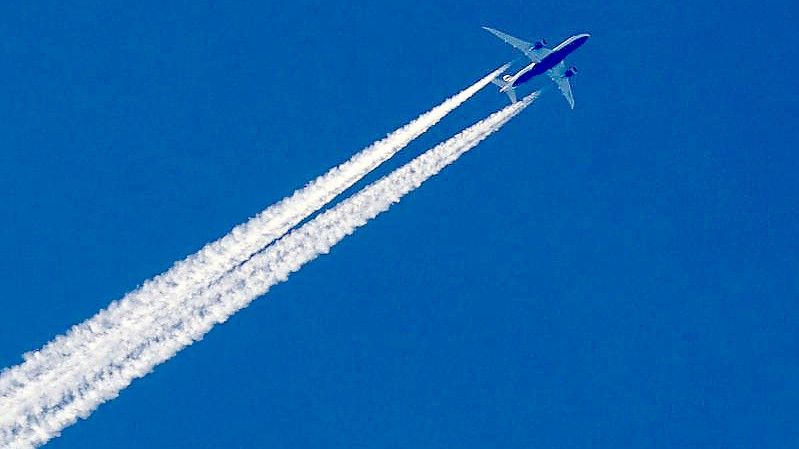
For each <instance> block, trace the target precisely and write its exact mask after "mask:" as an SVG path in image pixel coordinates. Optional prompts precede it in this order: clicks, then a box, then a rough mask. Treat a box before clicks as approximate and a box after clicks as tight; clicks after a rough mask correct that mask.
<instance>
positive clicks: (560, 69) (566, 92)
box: [547, 62, 574, 109]
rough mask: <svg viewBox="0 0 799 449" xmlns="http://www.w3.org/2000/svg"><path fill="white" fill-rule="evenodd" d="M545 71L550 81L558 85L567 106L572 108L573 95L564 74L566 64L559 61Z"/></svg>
mask: <svg viewBox="0 0 799 449" xmlns="http://www.w3.org/2000/svg"><path fill="white" fill-rule="evenodd" d="M547 73H548V74H549V77H550V78H551V79H552V81H554V82H555V84H557V85H558V89H560V93H562V94H563V97H564V98H566V102H567V103H569V107H570V108H572V109H574V96H573V95H572V86H571V83H569V78H568V77H567V76H566V64H564V63H563V62H561V63H560V64H558V65H556V66H555V67H553V68H552V69H551V70H550V71H549V72H547Z"/></svg>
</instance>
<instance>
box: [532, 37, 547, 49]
mask: <svg viewBox="0 0 799 449" xmlns="http://www.w3.org/2000/svg"><path fill="white" fill-rule="evenodd" d="M546 45H547V40H546V39H544V38H543V37H542V38H541V39H539V40H537V41H535V43H534V44H533V50H540V49H542V48H544V47H546Z"/></svg>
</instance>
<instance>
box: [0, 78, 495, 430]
mask: <svg viewBox="0 0 799 449" xmlns="http://www.w3.org/2000/svg"><path fill="white" fill-rule="evenodd" d="M504 69H505V67H502V68H499V69H497V70H495V71H494V72H492V73H490V74H489V75H487V76H486V77H484V78H482V79H481V80H479V81H478V82H477V83H475V84H474V85H472V86H470V87H468V88H467V89H465V90H464V91H462V92H460V93H458V94H457V95H455V96H453V97H451V98H449V99H447V100H445V101H444V102H443V103H441V104H440V105H439V106H436V107H435V108H433V109H431V110H430V111H428V112H426V113H424V114H422V115H421V116H419V117H418V118H417V119H415V120H413V121H412V122H410V123H408V124H407V125H405V126H404V127H402V128H400V129H398V130H396V131H394V132H393V133H391V134H389V135H388V136H387V137H386V138H384V139H382V140H380V141H378V142H375V143H374V144H372V145H370V146H369V147H367V148H366V149H364V150H362V151H361V152H359V153H358V154H356V155H355V156H353V157H352V158H351V159H350V160H348V161H347V162H345V163H343V164H341V165H339V166H338V167H334V168H333V169H331V170H330V171H328V172H327V173H326V174H324V175H322V176H320V177H318V178H317V179H315V180H314V181H312V182H310V183H309V184H308V185H306V186H305V187H303V188H301V189H299V190H297V191H296V192H295V193H294V194H293V195H291V196H289V197H287V198H285V199H283V200H282V201H280V202H278V203H276V204H275V205H273V206H271V207H269V208H267V209H266V210H264V211H263V212H261V213H260V214H258V215H257V216H256V217H254V218H252V219H250V220H249V221H248V222H246V223H244V224H242V225H239V226H237V227H235V228H234V229H233V230H232V231H231V232H230V233H229V234H227V235H226V236H224V237H222V238H221V239H219V240H217V241H215V242H213V243H209V244H208V245H206V246H205V247H204V248H202V249H201V250H200V251H199V252H197V253H196V254H194V255H192V256H189V257H187V258H186V259H184V260H183V261H180V262H178V263H176V264H175V265H174V266H173V267H172V268H170V269H169V270H168V271H167V272H165V273H163V274H161V275H158V276H156V277H154V278H153V279H151V280H149V281H147V282H145V283H144V284H143V285H142V286H141V287H140V288H138V289H136V290H135V291H133V292H131V293H129V294H127V295H125V297H124V298H122V299H121V300H120V301H117V302H114V303H112V304H111V305H110V306H109V307H108V308H107V309H105V310H102V311H100V312H99V313H98V314H97V315H95V316H94V317H92V318H91V319H89V320H87V321H85V322H84V323H81V324H79V325H76V326H74V327H73V328H72V329H71V330H70V331H69V332H68V333H66V334H65V335H61V336H58V337H56V338H55V339H54V340H53V341H51V342H50V343H48V344H47V345H46V346H45V347H43V348H42V349H40V350H38V351H35V352H32V353H28V354H25V355H24V362H23V363H22V364H20V365H17V366H15V367H12V368H10V369H7V370H5V371H4V372H3V373H2V375H0V419H3V417H4V416H6V415H9V414H10V415H12V416H13V415H14V414H15V409H16V408H19V407H26V404H27V403H28V402H30V401H39V399H40V398H39V395H40V392H41V391H43V388H44V386H47V389H49V390H50V391H52V390H53V388H54V387H55V385H57V384H58V383H59V382H62V383H63V380H64V379H65V378H66V377H69V376H70V373H71V372H74V371H76V370H77V371H78V372H82V371H85V370H86V369H88V368H90V366H87V363H89V364H90V363H91V361H93V360H95V359H96V357H97V356H98V354H103V353H106V352H108V351H110V350H112V349H116V346H117V345H118V344H119V341H121V340H124V338H125V337H124V336H125V335H131V334H133V335H135V334H136V333H137V332H136V330H141V329H142V328H143V327H146V326H148V325H149V324H150V323H152V322H153V320H154V319H155V318H156V317H159V316H162V315H165V314H166V315H168V314H172V313H174V310H175V309H176V308H179V307H180V306H181V304H182V303H183V301H185V300H186V298H189V297H191V295H192V294H195V293H197V292H199V291H200V290H202V289H204V288H207V287H208V286H209V285H210V284H212V283H213V282H215V281H216V280H218V279H219V278H220V277H221V276H223V275H224V274H225V273H226V272H227V271H229V270H231V269H233V268H235V267H236V266H237V265H239V264H240V263H242V262H244V261H245V260H247V259H248V258H249V257H251V256H252V255H253V254H254V253H256V252H257V251H259V250H260V249H262V248H263V247H264V246H266V245H268V244H270V243H271V242H273V241H274V240H275V239H277V238H279V237H280V236H282V235H283V234H285V233H286V232H287V231H288V230H289V229H291V228H292V227H294V226H296V225H297V224H298V223H300V222H301V221H302V220H303V219H305V218H306V217H308V216H309V215H311V214H313V213H314V212H316V211H318V210H319V209H320V208H322V207H323V206H324V205H325V204H327V203H328V202H330V201H331V200H332V199H333V198H335V197H336V196H338V195H339V194H341V193H342V192H343V191H345V190H346V189H348V188H349V187H351V186H352V185H354V184H355V183H356V182H358V181H359V180H360V179H362V178H363V177H364V176H365V175H366V174H368V173H369V172H370V171H372V170H374V169H375V168H376V167H377V166H379V165H380V164H381V163H383V162H385V161H386V160H388V159H389V158H391V157H392V156H393V155H394V154H396V153H397V151H399V150H400V149H402V148H403V147H405V146H407V145H408V143H410V142H411V141H412V140H414V139H415V138H416V137H418V136H419V135H421V134H422V133H424V132H425V131H427V130H428V129H430V127H432V126H433V125H435V124H436V123H438V122H439V121H440V120H441V119H442V118H444V117H445V116H446V115H447V114H448V113H449V112H451V111H452V110H454V109H455V108H457V107H458V106H460V105H461V104H463V102H465V101H466V100H467V99H469V98H470V97H471V96H473V95H474V94H475V93H476V92H478V91H479V90H480V89H482V88H483V87H485V86H486V85H487V84H488V83H489V82H490V81H491V80H492V79H493V78H494V77H496V76H497V75H498V74H499V73H500V72H501V71H503V70H504ZM139 333H140V332H139ZM130 343H131V344H135V343H136V342H130ZM7 404H13V405H14V406H13V407H12V406H7Z"/></svg>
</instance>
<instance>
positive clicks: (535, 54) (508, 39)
mask: <svg viewBox="0 0 799 449" xmlns="http://www.w3.org/2000/svg"><path fill="white" fill-rule="evenodd" d="M483 29H484V30H486V31H488V32H489V33H491V34H493V35H494V36H496V37H498V38H500V39H502V40H503V41H504V42H505V43H507V44H510V45H512V46H513V47H515V48H516V49H517V50H519V51H520V52H522V53H524V54H525V55H526V56H527V57H528V58H530V59H531V60H532V61H533V62H538V61H540V60H541V58H543V57H544V56H546V55H548V54H550V53H552V50H550V49H548V48H546V47H541V48H534V47H533V44H531V43H530V42H527V41H525V40H521V39H519V38H517V37H513V36H511V35H510V34H507V33H503V32H502V31H499V30H495V29H493V28H489V27H483Z"/></svg>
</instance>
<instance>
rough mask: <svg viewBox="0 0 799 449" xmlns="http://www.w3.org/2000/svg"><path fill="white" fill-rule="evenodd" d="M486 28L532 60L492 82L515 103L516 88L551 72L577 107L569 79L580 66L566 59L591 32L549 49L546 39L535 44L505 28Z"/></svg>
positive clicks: (567, 97)
mask: <svg viewBox="0 0 799 449" xmlns="http://www.w3.org/2000/svg"><path fill="white" fill-rule="evenodd" d="M483 29H485V30H486V31H488V32H489V33H491V34H493V35H494V36H496V37H498V38H500V39H502V40H503V41H505V42H507V43H508V44H510V45H512V46H514V47H516V48H517V49H518V50H520V51H521V52H522V53H524V54H525V55H526V56H527V57H528V58H530V60H531V61H533V62H532V63H531V64H530V65H528V66H527V67H525V68H523V69H521V70H519V71H518V72H517V73H516V74H515V75H509V74H505V75H503V76H502V79H499V78H497V79H495V80H493V81H492V82H493V83H494V84H496V85H497V86H499V91H500V92H504V93H506V94H507V95H508V98H510V101H511V103H516V91H515V90H514V88H516V87H518V86H520V85H522V84H524V83H526V82H527V81H530V79H532V78H533V77H535V76H538V75H540V74H542V73H545V72H546V74H547V75H549V77H550V78H551V79H552V81H554V82H555V84H557V86H558V89H560V91H561V93H562V94H563V96H564V97H565V98H566V101H567V102H568V103H569V106H571V108H572V109H574V96H573V95H572V89H571V84H569V78H571V77H573V76H574V75H575V74H576V73H577V67H569V68H566V63H565V62H564V60H565V59H566V56H568V55H569V54H570V53H572V52H573V51H574V50H577V49H578V48H579V47H580V46H581V45H583V44H584V43H585V41H587V40H588V38H589V37H591V35H590V34H588V33H582V34H575V35H574V36H572V37H570V38H568V39H566V40H565V41H563V42H561V43H560V44H559V45H558V46H557V47H555V48H553V49H551V50H550V49H549V48H547V47H546V45H547V41H546V40H544V39H541V40H538V41H536V42H534V43H532V44H531V43H529V42H526V41H523V40H521V39H518V38H515V37H513V36H511V35H509V34H505V33H503V32H502V31H499V30H495V29H493V28H489V27H483Z"/></svg>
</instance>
